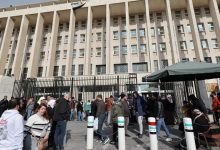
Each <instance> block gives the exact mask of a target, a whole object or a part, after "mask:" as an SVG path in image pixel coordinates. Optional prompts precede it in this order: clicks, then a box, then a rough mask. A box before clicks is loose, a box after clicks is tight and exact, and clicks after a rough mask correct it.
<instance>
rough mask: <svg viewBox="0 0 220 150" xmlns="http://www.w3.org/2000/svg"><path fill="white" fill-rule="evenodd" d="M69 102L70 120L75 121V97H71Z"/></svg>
mask: <svg viewBox="0 0 220 150" xmlns="http://www.w3.org/2000/svg"><path fill="white" fill-rule="evenodd" d="M69 104H70V121H73V120H74V117H75V116H74V113H75V108H76V103H75V100H74V97H72V98H71V100H70V102H69Z"/></svg>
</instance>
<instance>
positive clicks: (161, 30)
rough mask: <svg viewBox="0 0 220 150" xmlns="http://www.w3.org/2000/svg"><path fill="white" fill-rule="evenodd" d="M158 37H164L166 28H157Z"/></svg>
mask: <svg viewBox="0 0 220 150" xmlns="http://www.w3.org/2000/svg"><path fill="white" fill-rule="evenodd" d="M157 32H158V35H164V27H158V28H157Z"/></svg>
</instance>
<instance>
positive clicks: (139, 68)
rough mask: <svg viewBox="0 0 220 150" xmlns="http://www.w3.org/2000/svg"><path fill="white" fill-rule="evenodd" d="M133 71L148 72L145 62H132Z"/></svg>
mask: <svg viewBox="0 0 220 150" xmlns="http://www.w3.org/2000/svg"><path fill="white" fill-rule="evenodd" d="M132 68H133V72H135V73H137V72H148V66H147V63H146V62H145V63H133V64H132Z"/></svg>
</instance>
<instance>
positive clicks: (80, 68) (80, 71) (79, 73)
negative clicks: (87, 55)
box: [78, 64, 84, 75]
mask: <svg viewBox="0 0 220 150" xmlns="http://www.w3.org/2000/svg"><path fill="white" fill-rule="evenodd" d="M83 70H84V67H83V64H80V65H79V68H78V75H83Z"/></svg>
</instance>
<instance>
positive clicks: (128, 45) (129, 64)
mask: <svg viewBox="0 0 220 150" xmlns="http://www.w3.org/2000/svg"><path fill="white" fill-rule="evenodd" d="M125 14H126V31H127V50H128V54H127V63H128V73H132V72H133V70H132V62H131V48H130V47H131V44H130V43H131V35H130V29H129V26H130V23H129V20H130V19H129V8H128V2H127V1H126V2H125Z"/></svg>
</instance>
